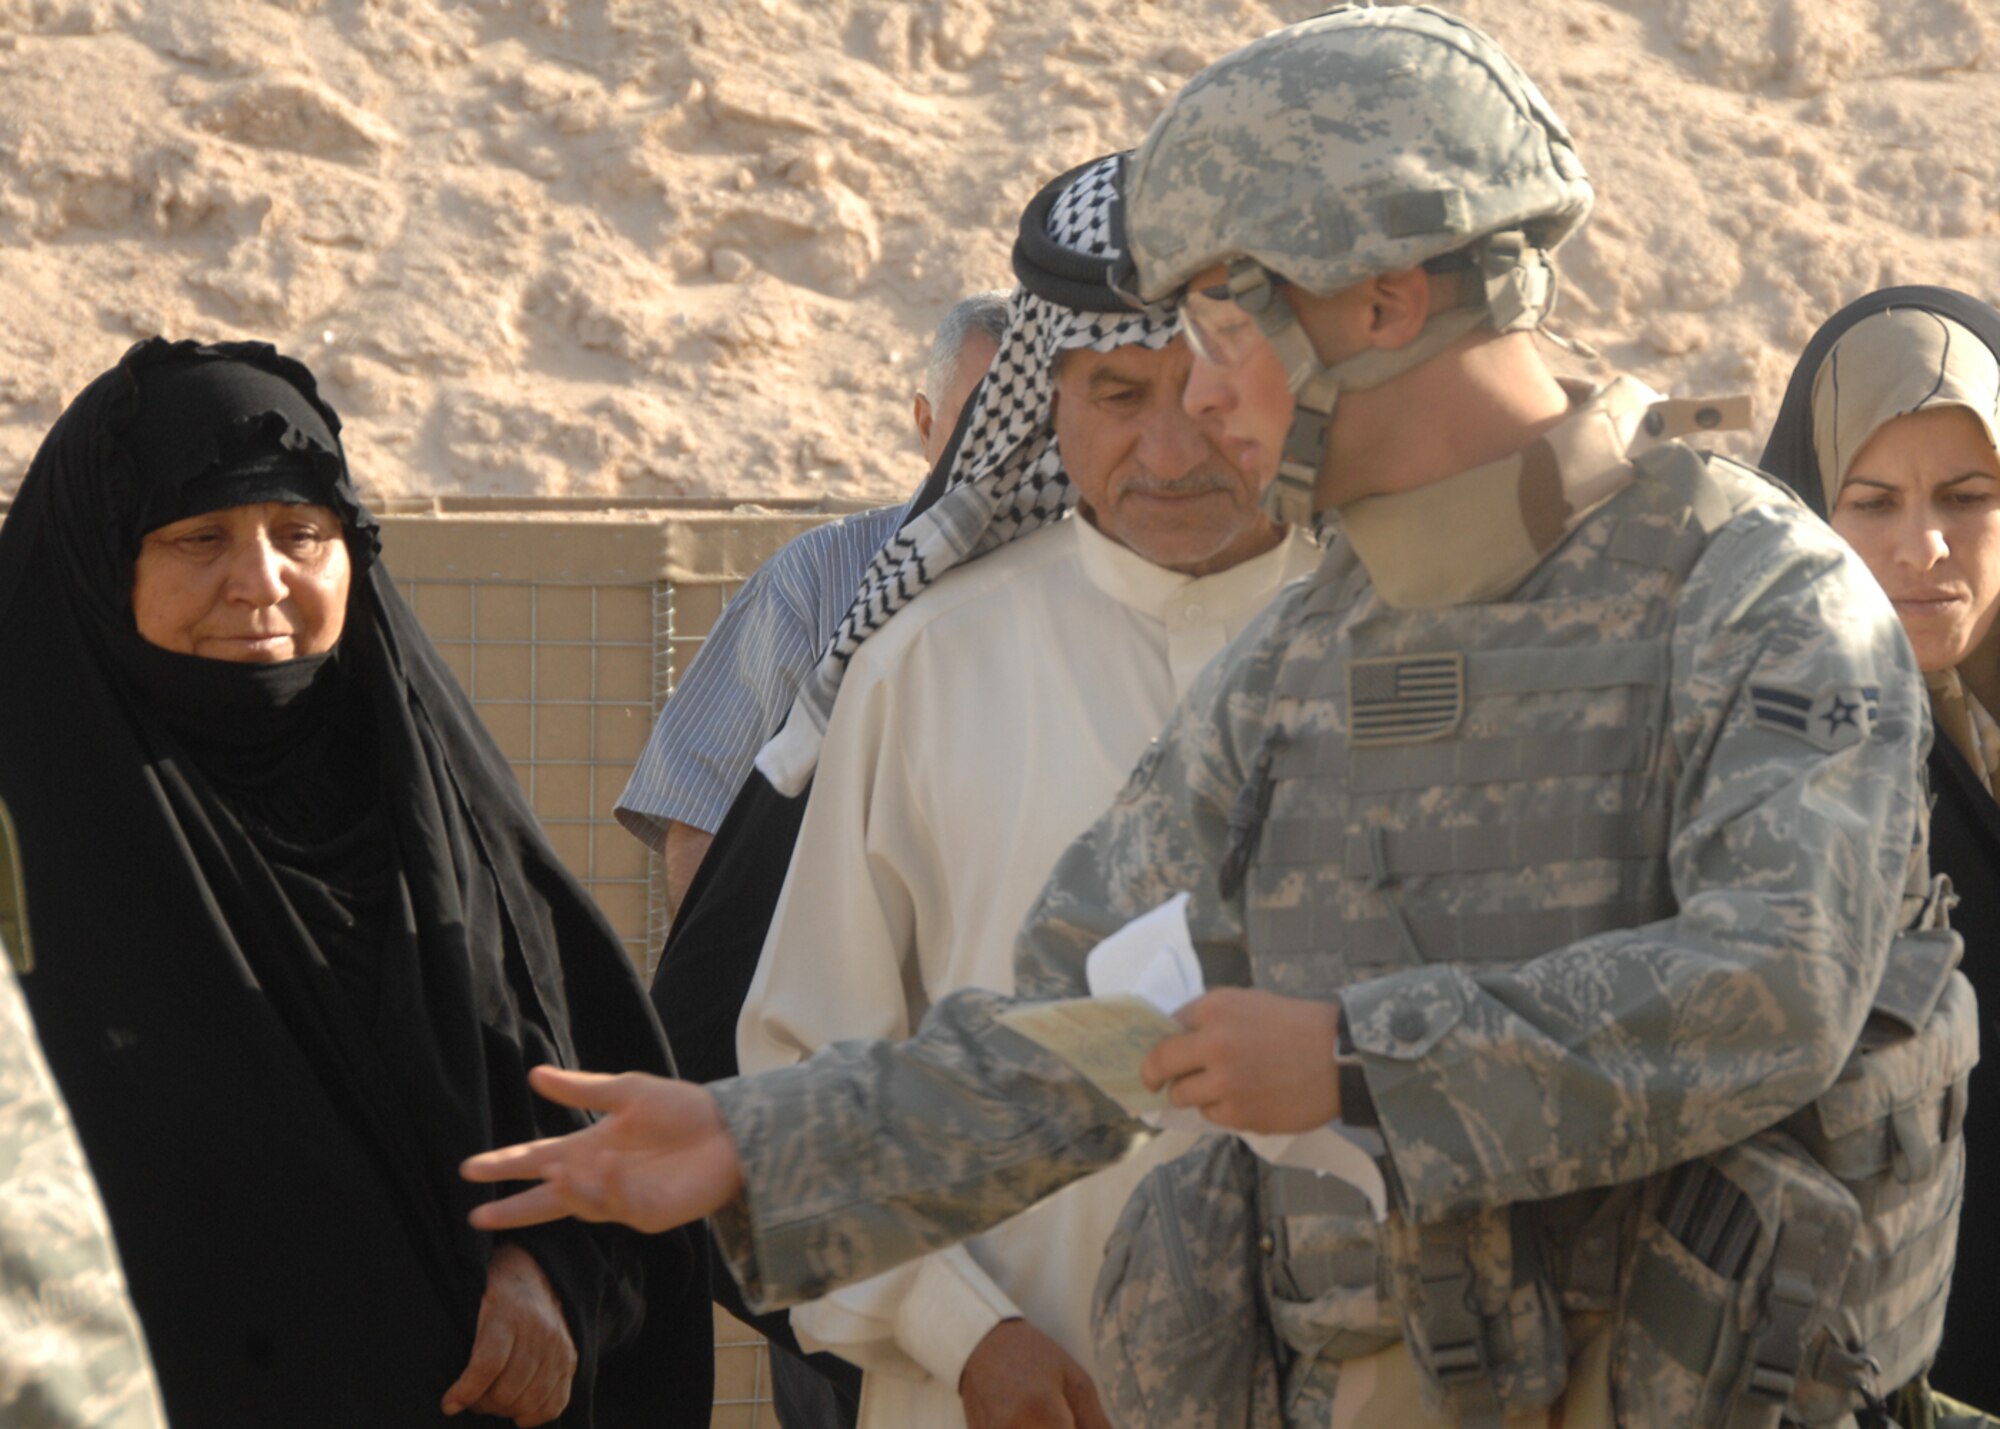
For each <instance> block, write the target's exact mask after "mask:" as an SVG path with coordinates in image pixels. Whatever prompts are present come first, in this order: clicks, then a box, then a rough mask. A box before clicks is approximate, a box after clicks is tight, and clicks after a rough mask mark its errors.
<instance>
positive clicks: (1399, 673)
mask: <svg viewBox="0 0 2000 1429" xmlns="http://www.w3.org/2000/svg"><path fill="white" fill-rule="evenodd" d="M1347 711H1348V720H1349V726H1350V727H1349V730H1348V736H1347V742H1348V744H1349V746H1350V747H1352V748H1354V749H1373V748H1376V747H1378V746H1380V745H1385V744H1417V743H1420V742H1422V741H1424V740H1427V739H1442V738H1444V737H1445V736H1446V735H1448V734H1450V733H1451V732H1452V731H1453V730H1455V729H1457V728H1458V722H1459V720H1460V719H1462V718H1463V717H1464V715H1465V657H1464V656H1463V655H1461V654H1459V653H1458V652H1456V651H1453V652H1451V653H1450V654H1445V655H1389V656H1381V657H1378V658H1375V659H1372V660H1354V661H1351V662H1350V663H1349V664H1348V666H1347Z"/></svg>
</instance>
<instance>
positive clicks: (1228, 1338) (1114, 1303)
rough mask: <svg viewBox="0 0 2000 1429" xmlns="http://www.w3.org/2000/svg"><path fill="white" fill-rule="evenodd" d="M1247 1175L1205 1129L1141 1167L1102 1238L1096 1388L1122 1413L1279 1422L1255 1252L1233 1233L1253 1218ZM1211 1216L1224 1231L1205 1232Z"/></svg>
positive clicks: (1235, 1151)
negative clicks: (1185, 1146)
mask: <svg viewBox="0 0 2000 1429" xmlns="http://www.w3.org/2000/svg"><path fill="white" fill-rule="evenodd" d="M1257 1181H1258V1171H1257V1159H1256V1157H1255V1156H1253V1155H1252V1154H1251V1153H1250V1150H1249V1148H1248V1147H1246V1146H1245V1145H1244V1144H1243V1142H1242V1141H1241V1140H1239V1139H1238V1138H1236V1137H1233V1136H1207V1137H1203V1138H1202V1139H1201V1140H1200V1141H1199V1142H1197V1143H1196V1144H1195V1145H1194V1146H1193V1147H1191V1148H1190V1149H1189V1150H1188V1151H1186V1152H1185V1153H1183V1154H1182V1155H1180V1156H1177V1157H1175V1158H1174V1159H1173V1160H1172V1161H1169V1162H1167V1163H1166V1164H1164V1165H1162V1166H1157V1167H1155V1168H1154V1169H1153V1170H1152V1171H1151V1172H1149V1173H1148V1174H1147V1176H1146V1179H1145V1180H1144V1181H1142V1182H1140V1183H1139V1187H1138V1189H1137V1190H1136V1191H1134V1192H1133V1195H1132V1199H1131V1200H1130V1201H1129V1202H1128V1203H1127V1204H1126V1207H1125V1212H1124V1214H1123V1215H1122V1216H1121V1217H1120V1218H1119V1222H1118V1227H1117V1229H1116V1230H1115V1231H1113V1232H1112V1235H1111V1239H1110V1241H1109V1242H1108V1243H1106V1245H1105V1247H1104V1266H1103V1270H1102V1272H1101V1273H1100V1275H1099V1277H1098V1281H1097V1294H1096V1303H1095V1305H1094V1307H1093V1310H1094V1313H1093V1317H1092V1318H1093V1320H1094V1322H1095V1323H1094V1329H1095V1331H1096V1340H1097V1348H1098V1356H1097V1358H1098V1387H1099V1391H1100V1393H1101V1394H1102V1395H1103V1399H1104V1402H1105V1404H1106V1405H1107V1406H1112V1407H1114V1408H1115V1409H1116V1410H1117V1411H1118V1412H1119V1415H1120V1418H1121V1420H1122V1421H1123V1422H1128V1423H1133V1424H1144V1425H1146V1426H1148V1429H1232V1426H1237V1425H1244V1424H1275V1423H1277V1422H1278V1421H1279V1418H1280V1415H1281V1413H1282V1410H1281V1406H1282V1404H1283V1402H1284V1396H1283V1394H1282V1389H1281V1385H1280V1382H1279V1372H1278V1345H1277V1343H1276V1341H1275V1340H1274V1339H1273V1337H1272V1336H1271V1334H1270V1333H1269V1330H1268V1327H1267V1317H1266V1316H1265V1315H1264V1313H1263V1310H1262V1302H1263V1299H1264V1289H1263V1276H1264V1261H1265V1255H1264V1253H1263V1252H1262V1250H1261V1249H1260V1248H1259V1246H1258V1245H1257V1244H1256V1243H1255V1242H1253V1241H1252V1240H1251V1239H1250V1238H1249V1237H1248V1236H1246V1235H1243V1234H1241V1233H1240V1231H1235V1228H1240V1227H1244V1226H1249V1225H1252V1224H1254V1223H1255V1220H1256V1217H1257ZM1216 1226H1223V1227H1230V1228H1232V1231H1233V1232H1234V1233H1227V1234H1222V1235H1215V1234H1210V1233H1209V1228H1212V1227H1216ZM1246 1331H1247V1332H1246Z"/></svg>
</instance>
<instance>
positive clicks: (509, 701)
mask: <svg viewBox="0 0 2000 1429" xmlns="http://www.w3.org/2000/svg"><path fill="white" fill-rule="evenodd" d="M403 589H404V592H405V594H406V596H407V597H408V599H409V601H410V604H411V606H412V608H413V609H414V610H415V611H416V614H417V619H418V621H419V622H421V623H422V625H423V626H424V629H425V630H426V631H427V632H428V633H429V634H430V637H431V640H432V641H433V642H434V643H435V644H436V645H437V647H438V651H439V653H440V654H441V655H443V657H444V659H445V663H446V664H448V665H449V666H450V667H451V670H452V673H453V674H455V675H456V676H457V677H458V681H459V683H460V684H461V685H463V686H464V687H465V690H466V693H467V694H469V695H471V697H472V701H473V704H474V706H475V708H477V709H478V711H479V717H480V718H481V719H482V720H483V721H485V723H486V727H487V729H489V730H490V731H492V734H493V738H494V741H495V743H497V744H498V745H499V746H500V751H501V753H503V754H504V755H506V756H507V760H508V762H509V763H510V764H512V765H513V768H514V774H515V777H516V778H518V779H519V780H520V781H521V787H522V788H523V789H525V790H527V793H528V801H529V803H530V805H531V806H532V807H533V808H534V811H535V816H536V818H537V819H539V820H540V822H541V825H542V827H543V829H545V830H546V831H547V833H548V836H549V842H550V843H552V844H553V845H555V849H556V853H557V855H558V856H559V857H560V858H561V859H562V861H563V863H564V865H565V866H566V867H567V868H568V869H569V870H570V872H572V873H574V874H575V875H576V876H577V877H578V878H580V879H582V880H583V882H584V884H585V886H587V887H588V888H589V889H590V892H591V896H592V897H594V898H595V899H596V900H597V902H598V904H599V906H601V907H602V908H603V909H604V912H605V915H606V916H607V917H608V918H609V919H610V920H611V926H612V927H613V928H615V929H616V930H617V931H618V935H619V937H620V939H621V940H623V942H624V944H625V950H626V952H627V953H628V954H629V955H630V956H631V958H632V960H633V961H634V962H635V963H636V964H638V965H639V966H640V967H644V966H645V965H646V964H647V962H648V960H649V956H650V954H649V945H648V940H649V938H650V937H651V934H652V928H651V920H650V918H649V917H648V908H649V905H650V902H651V900H652V898H653V896H654V893H653V889H654V885H656V884H657V883H658V882H659V876H658V869H657V864H658V862H659V860H658V858H657V857H656V856H655V855H653V854H651V853H650V852H649V851H648V850H647V849H646V847H645V846H644V845H643V844H641V843H640V842H639V841H638V840H637V839H635V838H633V837H632V836H631V835H630V834H628V833H626V832H625V831H624V830H623V829H622V828H620V827H619V826H618V824H617V823H616V822H615V820H614V819H613V817H612V807H613V805H614V804H615V803H616V802H617V799H618V794H619V792H620V791H621V790H622V789H623V788H624V787H625V779H626V776H628V775H629V774H630V773H631V771H632V765H633V763H634V762H635V761H636V760H637V759H638V757H639V752H640V750H642V749H643V748H644V747H645V744H646V735H647V733H648V732H649V731H650V730H651V729H652V725H653V716H654V713H655V709H654V630H653V611H654V605H655V600H654V594H653V591H652V590H651V589H649V588H646V587H616V586H608V587H607V586H548V585H537V584H533V583H531V582H525V581H520V582H517V581H500V580H489V581H476V582H475V581H435V580H412V581H406V582H404V583H403Z"/></svg>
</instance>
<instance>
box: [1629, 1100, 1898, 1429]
mask: <svg viewBox="0 0 2000 1429" xmlns="http://www.w3.org/2000/svg"><path fill="white" fill-rule="evenodd" d="M1860 1221H1861V1208H1860V1206H1859V1205H1858V1204H1857V1203H1856V1201H1855V1199H1854V1196H1853V1195H1852V1194H1851V1193H1850V1192H1849V1191H1848V1190H1847V1188H1846V1187H1845V1186H1843V1185H1841V1184H1840V1182H1839V1181H1837V1180H1835V1179H1834V1177H1833V1176H1832V1175H1831V1174H1829V1173H1828V1172H1827V1171H1825V1170H1824V1169H1823V1168H1821V1167H1820V1166H1818V1165H1817V1164H1816V1163H1815V1162H1814V1161H1813V1159H1812V1157H1811V1155H1810V1154H1809V1153H1807V1151H1806V1150H1805V1148H1803V1147H1801V1146H1800V1145H1799V1144H1798V1143H1797V1142H1796V1141H1794V1140H1792V1139H1791V1138H1790V1137H1788V1136H1785V1135H1784V1134H1782V1133H1780V1132H1775V1131H1767V1132H1763V1133H1760V1134H1759V1135H1758V1136H1756V1137H1753V1138H1752V1139H1751V1140H1749V1141H1744V1142H1739V1143H1737V1144H1736V1145H1734V1146H1729V1147H1725V1148H1723V1149H1722V1150H1721V1151H1718V1152H1716V1153H1714V1154H1713V1155H1711V1156H1706V1157H1703V1158H1702V1159H1700V1160H1698V1161H1690V1162H1688V1163H1686V1164H1685V1165H1683V1166H1681V1167H1680V1168H1679V1169H1678V1170H1676V1171H1674V1172H1672V1173H1671V1174H1669V1175H1667V1176H1664V1177H1659V1178H1656V1179H1655V1180H1654V1182H1653V1183H1652V1184H1651V1186H1650V1187H1649V1194H1648V1196H1647V1199H1646V1203H1645V1206H1644V1207H1643V1209H1642V1212H1641V1214H1640V1217H1639V1222H1638V1227H1637V1234H1636V1237H1635V1240H1634V1243H1633V1246H1632V1250H1631V1253H1630V1255H1629V1257H1628V1259H1627V1262H1626V1266H1625V1273H1624V1277H1623V1278H1624V1286H1623V1292H1624V1296H1623V1298H1624V1302H1625V1303H1624V1313H1623V1315H1622V1316H1621V1318H1620V1320H1619V1324H1618V1328H1617V1330H1616V1332H1615V1338H1614V1339H1613V1342H1612V1349H1611V1386H1612V1394H1613V1397H1614V1399H1615V1401H1616V1402H1617V1404H1618V1406H1619V1422H1620V1424H1621V1425H1623V1426H1625V1429H1684V1426H1686V1425H1690V1424H1701V1425H1713V1426H1716V1429H1777V1425H1778V1423H1779V1420H1780V1417H1781V1416H1789V1415H1791V1414H1792V1413H1794V1411H1791V1410H1788V1408H1787V1406H1788V1405H1790V1404H1791V1403H1792V1400H1793V1396H1794V1394H1795V1392H1796V1391H1797V1389H1798V1387H1799V1385H1800V1383H1801V1382H1802V1381H1803V1380H1804V1378H1805V1371H1806V1365H1807V1362H1808V1360H1809V1359H1810V1358H1811V1355H1812V1352H1813V1349H1814V1347H1815V1345H1816V1344H1817V1343H1818V1341H1819V1338H1820V1334H1821V1331H1822V1329H1823V1328H1824V1327H1825V1325H1826V1324H1827V1322H1828V1320H1829V1319H1830V1317H1831V1315H1832V1313H1833V1307H1834V1303H1835V1301H1836V1299H1837V1297H1838V1295H1839V1293H1840V1286H1841V1282H1842V1280H1843V1278H1844V1277H1845V1275H1846V1272H1847V1265H1848V1261H1849V1259H1850V1255H1849V1248H1850V1247H1851V1246H1852V1245H1853V1243H1854V1235H1855V1232H1856V1230H1857V1229H1858V1227H1859V1225H1860Z"/></svg>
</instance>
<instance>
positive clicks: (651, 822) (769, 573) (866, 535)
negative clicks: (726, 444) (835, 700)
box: [616, 506, 903, 849]
mask: <svg viewBox="0 0 2000 1429" xmlns="http://www.w3.org/2000/svg"><path fill="white" fill-rule="evenodd" d="M902 519H903V508H902V507H901V506H884V507H881V508H879V509H877V510H874V511H861V512H857V513H855V514H854V515H852V516H848V517H845V518H843V519H841V520H839V521H829V522H828V523H827V524H826V525H824V526H817V527H814V528H813V529H812V530H810V531H808V532H806V533H805V534H804V535H803V536H800V537H798V538H797V539H795V540H793V541H791V542H789V543H788V544H787V545H786V546H785V547H784V549H783V550H781V551H779V552H778V553H777V554H776V555H775V556H773V557H771V559H770V560H768V561H766V562H765V563H764V564H763V565H762V566H761V567H759V568H758V570H757V572H756V574H754V575H752V576H751V577H750V579H749V580H747V581H745V582H744V583H743V588H742V589H741V590H739V591H738V592H737V593H736V596H735V598H734V599H732V600H731V601H730V602H729V604H728V605H727V606H725V607H723V611H722V615H721V617H720V618H718V619H717V620H716V622H715V629H714V630H712V631H710V632H709V635H708V639H707V640H705V641H704V642H702V647H701V650H700V651H699V652H698V653H697V654H696V655H695V657H694V661H693V663H692V664H690V665H689V666H688V668H687V673H686V675H684V676H683V677H682V678H681V679H680V681H679V682H678V684H677V685H676V686H675V689H674V693H673V696H672V697H671V698H670V699H669V700H668V701H667V703H666V707H665V708H664V709H662V710H661V711H660V717H659V719H658V720H657V721H656V722H655V723H654V725H653V733H652V737H651V738H649V739H648V740H647V741H646V750H645V753H643V754H641V755H640V756H639V763H638V765H637V766H636V767H634V769H633V770H632V777H631V779H630V780H629V781H628V782H627V783H626V785H625V792H624V793H623V794H620V795H619V796H618V805H617V811H616V812H617V815H618V822H619V823H621V824H623V825H624V826H625V827H626V828H627V829H629V830H631V831H632V833H633V834H635V835H636V836H637V837H639V838H641V839H643V840H644V841H645V842H646V843H648V844H650V845H651V846H652V847H653V848H655V849H657V848H659V847H660V846H661V845H662V844H663V843H664V842H665V840H666V837H667V822H668V821H669V820H673V821H675V822H678V823H683V824H689V825H692V826H693V827H694V828H697V829H700V830H701V831H702V832H703V833H711V834H712V833H714V832H715V830H716V828H717V826H719V825H720V824H721V823H722V816H723V815H724V814H726V813H727V812H728V811H729V805H730V801H731V800H733V799H734V798H735V797H736V791H737V790H738V789H740V788H741V787H742V786H743V781H744V780H745V779H747V778H748V777H749V776H750V764H751V761H752V760H754V759H755V758H756V757H757V750H758V748H759V747H760V746H761V745H762V744H763V743H764V741H765V740H767V739H769V738H770V737H771V735H772V734H774V733H775V732H776V731H777V728H778V726H779V725H780V724H782V723H783V722H784V718H785V715H786V713H787V712H788V711H789V710H790V709H791V707H792V696H793V695H795V694H796V693H798V688H799V686H800V685H801V684H803V683H804V682H805V678H806V675H807V674H808V673H809V672H810V671H811V670H812V667H813V664H814V662H815V661H817V660H818V659H819V654H820V651H822V650H824V649H825V648H826V642H827V641H828V640H829V639H831V638H832V636H833V628H834V626H836V625H838V624H839V623H840V618H841V616H843V615H845V614H847V607H848V604H849V603H850V602H851V601H852V600H853V599H854V592H855V590H856V589H857V588H858V587H859V586H860V584H861V576H862V573H863V572H864V571H866V570H867V568H868V562H869V561H870V560H872V559H873V558H874V555H875V553H876V552H877V551H879V550H880V549H881V548H882V545H883V543H884V542H885V541H887V540H888V539H889V537H891V536H892V535H894V534H895V532H896V528H897V526H898V525H900V524H901V522H902Z"/></svg>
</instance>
